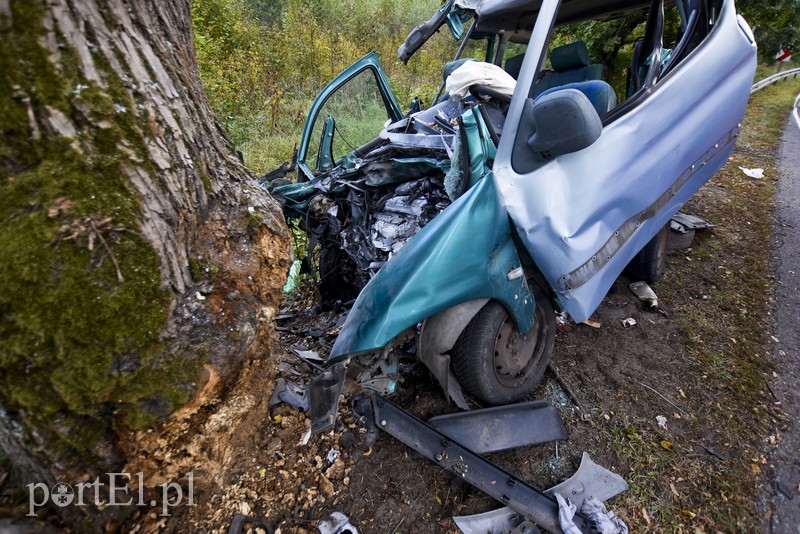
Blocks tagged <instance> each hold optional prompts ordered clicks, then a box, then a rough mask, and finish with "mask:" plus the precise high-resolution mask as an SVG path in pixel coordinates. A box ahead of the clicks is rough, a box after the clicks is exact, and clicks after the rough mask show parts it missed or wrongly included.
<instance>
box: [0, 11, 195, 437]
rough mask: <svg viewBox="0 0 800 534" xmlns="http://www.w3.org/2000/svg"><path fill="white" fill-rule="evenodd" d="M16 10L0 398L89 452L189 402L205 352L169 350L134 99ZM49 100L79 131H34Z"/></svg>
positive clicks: (11, 40) (3, 232)
mask: <svg viewBox="0 0 800 534" xmlns="http://www.w3.org/2000/svg"><path fill="white" fill-rule="evenodd" d="M11 7H12V20H13V27H12V28H11V29H10V30H8V31H4V30H0V33H3V34H4V35H3V36H2V39H0V129H2V137H3V139H4V142H3V144H2V145H1V146H0V288H2V291H0V340H2V343H0V402H2V403H3V404H4V405H5V406H6V407H7V408H9V409H11V410H12V411H15V412H17V413H19V414H21V415H22V419H23V421H24V422H25V424H26V425H28V426H29V427H30V428H35V429H37V430H40V431H43V432H45V433H46V434H47V435H49V436H52V437H57V438H59V439H57V440H56V441H60V444H61V446H63V448H64V450H65V451H68V450H70V449H72V450H76V451H81V452H85V451H88V450H89V449H91V447H92V446H93V444H94V443H95V442H96V441H97V440H98V439H99V438H100V437H101V436H103V435H104V434H105V433H107V432H108V431H109V430H110V429H111V427H112V425H113V424H124V425H125V426H131V427H135V428H141V427H144V426H147V425H150V424H152V423H153V422H154V421H155V420H156V419H157V418H158V417H161V416H163V415H165V412H166V413H169V412H170V411H172V410H173V409H174V408H175V407H176V406H178V405H179V404H181V403H183V402H185V400H186V398H187V395H188V391H187V384H191V382H193V381H194V379H195V377H196V376H197V371H198V369H199V367H200V366H201V365H202V363H203V361H204V357H203V355H202V354H185V355H176V356H171V357H163V356H162V355H163V352H164V347H163V343H162V341H161V333H162V331H163V329H164V326H165V324H166V321H167V317H168V314H169V308H170V302H171V299H172V294H171V293H170V291H169V290H167V289H166V288H164V287H163V286H162V284H161V273H160V269H159V266H160V260H159V257H158V255H157V253H156V251H155V250H153V248H152V247H151V245H150V244H149V243H148V242H147V240H145V239H144V238H143V237H142V236H141V235H140V234H139V232H138V217H139V210H140V201H141V200H140V198H139V197H138V195H137V193H136V192H135V190H134V189H133V187H132V186H131V184H129V183H128V180H127V179H126V178H125V174H124V172H123V166H125V165H128V166H133V165H136V166H140V167H141V166H144V167H145V169H146V170H148V171H149V172H152V170H153V166H152V164H151V163H150V162H149V160H148V159H147V157H146V152H145V150H144V144H143V141H142V133H141V131H140V128H139V126H138V125H137V122H140V121H142V120H143V119H141V118H140V117H137V116H136V115H135V113H134V110H135V106H134V102H132V101H131V100H130V97H129V95H128V92H127V91H126V90H125V87H124V85H123V83H122V81H121V80H119V79H118V78H117V77H116V75H115V74H114V73H113V72H112V71H111V70H110V69H108V68H107V65H106V64H105V63H104V62H103V61H101V60H100V58H98V57H97V56H96V57H95V59H96V63H97V67H98V69H100V70H101V71H102V72H103V75H104V77H105V80H104V81H105V85H106V87H103V88H100V87H97V86H96V85H94V84H92V83H89V82H87V81H86V80H82V79H81V78H80V76H79V75H78V70H77V67H76V64H75V63H73V62H74V61H76V59H75V55H74V53H73V52H71V51H70V49H69V48H68V47H67V46H62V47H61V54H62V62H61V63H60V64H59V68H55V66H54V65H53V64H52V63H51V61H50V59H49V57H48V52H47V50H45V49H44V48H42V46H41V44H40V42H39V39H40V37H41V34H42V32H43V26H42V21H43V17H44V7H43V5H41V4H39V3H38V2H33V3H31V4H28V3H24V2H12V4H11ZM0 27H2V25H0ZM104 67H105V68H104ZM47 106H49V107H50V108H53V109H56V110H59V111H60V112H62V113H64V115H65V116H67V117H68V118H69V119H71V121H72V123H73V124H74V125H75V126H76V128H78V132H77V135H76V136H75V137H74V138H65V137H60V136H58V135H55V134H51V133H49V132H46V131H41V137H40V139H38V140H37V139H35V136H34V130H33V128H32V123H31V119H30V113H31V112H33V113H34V114H35V116H37V117H43V116H44V114H46V113H47V112H46V107H47ZM145 131H146V130H145ZM120 146H124V147H125V149H126V150H125V151H124V152H123V151H120V148H119V147H120ZM142 162H144V163H142ZM115 262H116V265H115ZM120 275H121V276H122V278H123V280H124V281H121V280H120V279H119V277H120ZM54 420H58V421H60V424H59V425H58V426H59V428H57V429H56V428H53V425H52V422H53V421H54ZM55 446H56V447H58V446H59V445H55Z"/></svg>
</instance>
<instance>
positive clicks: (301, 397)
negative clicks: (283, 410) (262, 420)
mask: <svg viewBox="0 0 800 534" xmlns="http://www.w3.org/2000/svg"><path fill="white" fill-rule="evenodd" d="M282 402H284V403H286V404H288V405H289V406H291V407H292V408H294V409H295V410H303V411H304V412H307V411H308V395H306V390H305V389H304V388H303V387H302V386H299V385H297V384H295V383H294V382H290V381H288V380H286V379H285V378H279V379H278V381H277V382H275V389H273V390H272V396H271V397H270V398H269V407H270V408H272V407H274V406H277V405H278V404H280V403H282Z"/></svg>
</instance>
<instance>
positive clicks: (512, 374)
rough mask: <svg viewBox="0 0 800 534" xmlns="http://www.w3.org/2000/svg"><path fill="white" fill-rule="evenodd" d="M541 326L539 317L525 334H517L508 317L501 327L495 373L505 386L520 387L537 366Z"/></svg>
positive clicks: (497, 341)
mask: <svg viewBox="0 0 800 534" xmlns="http://www.w3.org/2000/svg"><path fill="white" fill-rule="evenodd" d="M537 311H538V310H537ZM537 315H538V314H537ZM541 325H542V322H541V320H539V318H538V317H537V321H536V323H535V324H534V325H533V327H532V328H531V329H530V330H529V331H528V332H526V333H525V334H520V333H519V332H517V328H516V327H515V326H514V322H513V321H512V320H511V317H508V316H506V318H505V320H504V321H503V324H502V325H500V328H499V329H498V331H497V339H496V340H495V345H494V351H495V352H494V372H495V375H496V376H497V379H498V380H499V381H500V382H501V383H502V384H503V385H504V386H507V387H516V386H518V385H519V384H521V383H522V382H523V381H524V380H525V378H526V377H527V376H528V373H529V372H530V371H531V370H532V368H533V367H534V366H535V364H536V362H537V360H538V357H537V356H538V355H537V351H536V345H537V341H538V340H539V330H540V329H541Z"/></svg>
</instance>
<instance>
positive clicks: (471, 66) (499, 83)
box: [445, 61, 517, 98]
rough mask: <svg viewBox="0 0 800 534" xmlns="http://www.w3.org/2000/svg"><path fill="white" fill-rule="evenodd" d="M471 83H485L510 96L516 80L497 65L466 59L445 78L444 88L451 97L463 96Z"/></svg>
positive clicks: (466, 93)
mask: <svg viewBox="0 0 800 534" xmlns="http://www.w3.org/2000/svg"><path fill="white" fill-rule="evenodd" d="M473 85H485V86H486V87H489V88H491V89H494V90H495V91H498V92H500V93H503V94H505V95H508V96H511V95H513V94H514V87H516V85H517V80H515V79H514V77H513V76H511V75H510V74H509V73H507V72H506V71H504V70H503V69H501V68H500V67H498V66H497V65H492V64H491V63H484V62H482V61H467V62H466V63H464V64H463V65H461V66H460V67H458V68H457V69H456V70H454V71H453V72H452V73H450V76H448V77H447V80H445V89H447V92H448V93H449V94H450V97H451V98H464V97H465V96H467V95H468V94H469V88H470V87H471V86H473Z"/></svg>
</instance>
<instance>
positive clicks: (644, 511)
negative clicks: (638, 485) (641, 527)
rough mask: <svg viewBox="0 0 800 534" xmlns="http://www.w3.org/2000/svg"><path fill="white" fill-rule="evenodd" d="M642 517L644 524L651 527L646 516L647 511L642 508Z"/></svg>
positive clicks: (648, 517)
mask: <svg viewBox="0 0 800 534" xmlns="http://www.w3.org/2000/svg"><path fill="white" fill-rule="evenodd" d="M642 517H643V518H644V521H645V523H647V526H648V527H649V526H650V525H652V523H650V516H649V515H647V510H645V509H644V508H642Z"/></svg>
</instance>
